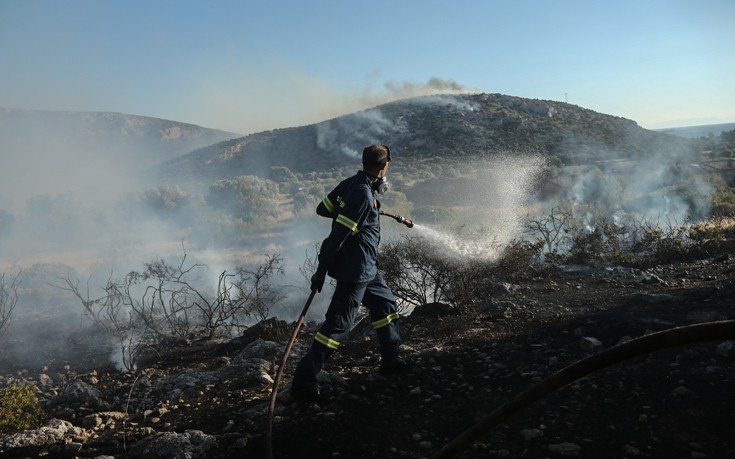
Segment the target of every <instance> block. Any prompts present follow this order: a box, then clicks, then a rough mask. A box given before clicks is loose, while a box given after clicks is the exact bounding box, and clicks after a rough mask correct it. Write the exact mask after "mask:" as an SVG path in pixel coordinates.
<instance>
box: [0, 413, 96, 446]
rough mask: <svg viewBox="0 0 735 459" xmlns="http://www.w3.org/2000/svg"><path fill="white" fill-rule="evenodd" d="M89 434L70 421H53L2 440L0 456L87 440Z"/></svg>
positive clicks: (0, 441) (0, 442)
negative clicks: (26, 449)
mask: <svg viewBox="0 0 735 459" xmlns="http://www.w3.org/2000/svg"><path fill="white" fill-rule="evenodd" d="M87 437H89V435H88V434H87V432H86V431H85V430H84V429H82V428H79V427H74V425H72V423H71V422H69V421H62V420H60V419H51V420H50V421H49V422H48V424H46V425H45V426H43V427H41V428H39V429H34V430H24V431H23V432H20V433H18V434H15V435H11V436H9V437H6V438H3V439H2V440H0V454H1V453H6V452H9V451H12V450H14V449H17V448H27V447H39V446H49V445H53V444H55V443H61V442H63V441H64V440H66V439H78V438H87Z"/></svg>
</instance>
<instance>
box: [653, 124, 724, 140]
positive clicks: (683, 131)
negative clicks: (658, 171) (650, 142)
mask: <svg viewBox="0 0 735 459" xmlns="http://www.w3.org/2000/svg"><path fill="white" fill-rule="evenodd" d="M733 129H735V123H720V124H704V125H701V126H682V127H675V128H665V129H656V130H657V131H659V132H664V133H666V134H672V135H678V136H681V137H686V138H689V139H696V138H699V137H707V136H709V135H710V134H712V135H714V136H719V135H720V133H722V132H725V131H732V130H733Z"/></svg>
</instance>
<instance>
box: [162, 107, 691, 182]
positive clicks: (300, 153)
mask: <svg viewBox="0 0 735 459" xmlns="http://www.w3.org/2000/svg"><path fill="white" fill-rule="evenodd" d="M372 143H384V144H387V145H389V146H391V148H392V150H393V152H394V154H395V157H396V158H401V159H405V158H411V159H428V158H432V157H437V156H440V157H446V156H453V157H457V158H461V157H463V156H477V155H480V156H487V155H495V154H499V153H510V154H525V153H534V154H545V155H548V156H549V157H551V158H556V160H554V162H556V163H558V164H560V165H562V164H563V165H571V164H586V163H589V162H593V161H599V160H609V159H620V158H627V159H640V158H642V157H646V156H652V155H654V154H658V153H659V152H662V151H664V152H670V153H671V154H674V155H676V154H680V153H682V152H688V151H690V150H689V149H690V148H691V144H690V143H689V141H688V140H686V139H682V138H680V137H675V136H670V135H667V134H663V133H659V132H654V131H649V130H646V129H643V128H641V127H640V126H638V125H637V124H636V123H635V122H634V121H631V120H628V119H625V118H620V117H615V116H611V115H604V114H601V113H597V112H594V111H592V110H587V109H584V108H581V107H578V106H575V105H570V104H566V103H562V102H555V101H547V100H535V99H533V100H532V99H524V98H520V97H512V96H506V95H501V94H477V95H451V96H450V95H447V96H426V97H417V98H412V99H405V100H400V101H396V102H392V103H388V104H384V105H380V106H378V107H375V108H372V109H369V110H364V111H361V112H357V113H353V114H350V115H345V116H341V117H339V118H335V119H332V120H328V121H324V122H321V123H317V124H313V125H309V126H301V127H293V128H288V129H279V130H273V131H268V132H261V133H256V134H251V135H249V136H246V137H242V138H237V139H232V140H228V141H224V142H220V143H218V144H215V145H210V146H207V147H204V148H201V149H199V150H196V151H193V152H191V153H189V154H187V155H184V156H181V157H179V158H175V159H173V160H171V161H168V162H167V163H165V164H163V165H161V166H160V167H158V168H157V169H156V172H157V173H159V174H160V175H161V176H162V177H166V178H177V179H181V178H184V177H186V178H189V179H196V180H201V181H212V180H217V179H222V178H230V177H235V176H239V175H258V176H261V177H268V174H269V173H270V168H271V167H272V166H285V167H288V168H289V169H291V170H292V171H293V172H311V171H320V170H327V169H331V168H332V167H340V166H352V165H354V164H355V163H356V162H357V161H358V160H359V155H358V152H359V151H361V149H362V148H363V147H364V146H365V145H369V144H372Z"/></svg>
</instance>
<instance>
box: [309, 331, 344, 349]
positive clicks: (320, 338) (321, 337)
mask: <svg viewBox="0 0 735 459" xmlns="http://www.w3.org/2000/svg"><path fill="white" fill-rule="evenodd" d="M314 341H317V342H319V343H322V344H323V345H325V346H327V347H328V348H329V349H337V348H338V347H339V341H335V340H333V339H332V338H330V337H328V336H327V335H325V334H323V333H321V332H317V333H316V336H314Z"/></svg>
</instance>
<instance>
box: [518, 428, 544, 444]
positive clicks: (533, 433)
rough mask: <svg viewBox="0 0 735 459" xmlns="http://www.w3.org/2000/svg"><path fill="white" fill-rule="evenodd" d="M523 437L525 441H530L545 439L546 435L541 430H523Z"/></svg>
mask: <svg viewBox="0 0 735 459" xmlns="http://www.w3.org/2000/svg"><path fill="white" fill-rule="evenodd" d="M521 436H522V437H523V439H524V440H525V441H529V440H534V439H536V438H541V437H543V436H544V433H543V432H542V431H541V430H540V429H523V430H521Z"/></svg>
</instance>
